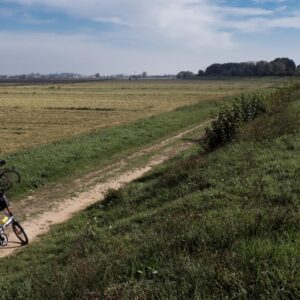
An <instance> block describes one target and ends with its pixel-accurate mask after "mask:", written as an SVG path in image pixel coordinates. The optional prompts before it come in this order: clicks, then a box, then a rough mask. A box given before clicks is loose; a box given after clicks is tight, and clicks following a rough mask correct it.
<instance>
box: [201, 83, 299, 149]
mask: <svg viewBox="0 0 300 300" xmlns="http://www.w3.org/2000/svg"><path fill="white" fill-rule="evenodd" d="M298 89H300V84H293V85H290V86H288V87H284V88H280V89H277V90H276V91H275V92H273V93H270V94H268V95H265V94H262V93H251V94H243V95H241V96H238V97H237V98H235V100H234V102H233V103H232V104H231V105H227V106H224V107H222V108H221V111H220V112H219V114H218V116H217V118H216V119H215V120H214V121H212V126H211V128H206V134H205V138H204V141H203V147H204V149H205V151H207V152H208V151H212V150H214V149H216V148H218V147H221V146H223V145H225V144H227V143H230V142H231V141H233V140H234V139H235V137H236V136H237V134H238V132H239V129H240V127H241V126H242V125H243V124H244V123H247V122H249V121H252V120H254V119H255V118H257V117H258V116H259V115H261V114H264V113H266V112H267V113H269V114H275V113H276V112H278V111H282V109H283V108H284V106H285V104H286V103H287V102H289V101H291V99H292V94H293V92H294V91H296V90H298Z"/></svg>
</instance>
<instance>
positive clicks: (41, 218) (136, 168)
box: [0, 121, 210, 257]
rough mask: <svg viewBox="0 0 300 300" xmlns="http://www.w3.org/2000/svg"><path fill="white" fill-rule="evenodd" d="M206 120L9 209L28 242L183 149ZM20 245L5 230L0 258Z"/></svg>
mask: <svg viewBox="0 0 300 300" xmlns="http://www.w3.org/2000/svg"><path fill="white" fill-rule="evenodd" d="M209 122H210V121H207V122H204V123H201V124H199V125H197V126H194V127H193V128H190V129H188V130H184V131H182V132H180V133H178V134H176V135H174V136H172V137H169V138H167V139H165V140H163V141H161V142H159V143H157V144H154V145H152V146H149V147H147V148H144V149H143V150H141V151H138V152H136V153H134V154H133V155H131V156H129V157H127V158H126V159H123V160H121V161H118V162H116V163H114V164H112V165H110V166H108V167H105V168H103V169H101V170H99V171H96V172H92V173H90V174H87V175H85V176H84V177H82V178H80V179H77V180H74V181H73V182H70V183H68V184H64V185H56V186H52V187H51V188H47V189H45V190H44V191H41V192H38V193H36V194H35V195H33V196H30V197H27V198H26V199H24V200H23V201H20V203H19V204H17V205H15V206H14V207H13V209H14V210H15V211H16V212H22V213H23V216H22V217H26V221H24V222H22V226H23V227H24V228H25V230H26V233H27V234H28V237H29V243H32V242H33V241H35V240H37V239H38V237H39V236H41V235H43V234H46V233H47V232H48V231H49V230H50V226H51V225H53V224H59V223H63V222H65V221H66V220H68V219H70V218H71V217H72V216H73V215H74V214H76V213H78V212H80V211H81V210H83V209H85V208H87V207H89V206H91V205H92V204H94V203H97V202H99V201H102V200H103V199H104V198H105V195H106V194H107V192H108V191H109V190H111V189H119V188H121V187H123V186H124V185H126V184H128V183H130V182H132V181H134V180H136V179H138V178H140V177H141V176H143V175H144V174H145V173H147V172H148V171H150V170H151V169H153V168H154V167H155V166H158V165H159V164H161V163H163V162H164V161H166V160H168V159H170V158H172V157H174V156H175V155H177V154H179V153H180V152H181V151H183V150H185V149H187V148H188V147H189V146H191V143H190V142H189V141H187V140H184V139H183V138H184V137H185V136H186V135H189V134H191V133H193V132H198V131H201V130H203V128H204V127H205V126H206V125H207V124H208V123H209ZM128 167H129V170H128ZM45 199H46V200H47V201H45ZM42 200H43V201H42ZM29 203H30V205H29ZM54 203H55V204H56V205H55V206H54V205H53V204H54ZM33 207H34V208H33ZM20 248H21V245H20V243H19V242H18V240H17V238H16V237H15V235H14V234H10V233H9V244H8V245H7V246H6V247H3V248H0V257H5V256H8V255H10V254H12V253H13V252H14V251H16V250H18V249H20ZM22 248H24V247H22Z"/></svg>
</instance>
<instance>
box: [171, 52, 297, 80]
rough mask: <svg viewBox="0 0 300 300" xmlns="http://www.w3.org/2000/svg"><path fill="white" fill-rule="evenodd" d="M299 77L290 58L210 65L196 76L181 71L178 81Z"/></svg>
mask: <svg viewBox="0 0 300 300" xmlns="http://www.w3.org/2000/svg"><path fill="white" fill-rule="evenodd" d="M294 75H300V65H299V66H298V67H297V66H296V64H295V62H294V61H293V60H292V59H290V58H286V57H284V58H276V59H274V60H273V61H270V62H268V61H264V60H262V61H258V62H242V63H225V64H217V63H215V64H212V65H210V66H209V67H207V68H206V70H205V71H203V70H199V72H198V74H194V73H193V72H190V71H181V72H179V73H178V74H177V78H178V79H193V78H197V77H202V76H222V77H223V76H224V77H234V76H239V77H243V76H294Z"/></svg>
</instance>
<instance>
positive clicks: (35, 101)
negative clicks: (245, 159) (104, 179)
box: [0, 79, 278, 154]
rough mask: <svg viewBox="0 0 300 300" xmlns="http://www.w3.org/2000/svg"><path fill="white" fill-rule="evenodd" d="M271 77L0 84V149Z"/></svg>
mask: <svg viewBox="0 0 300 300" xmlns="http://www.w3.org/2000/svg"><path fill="white" fill-rule="evenodd" d="M277 82H278V80H276V79H249V80H247V79H243V80H225V81H221V80H215V81H212V80H210V81H177V80H172V81H167V80H165V81H105V82H93V83H77V84H52V85H25V86H18V85H10V86H9V85H2V86H0V104H1V110H0V139H1V141H4V142H2V143H1V147H0V154H3V153H11V152H14V151H15V150H18V149H22V148H28V147H31V146H34V145H39V144H44V143H48V142H50V141H54V140H58V139H61V138H65V137H69V136H73V135H75V134H79V133H83V132H90V131H93V130H96V129H99V128H106V127H111V126H114V125H117V124H125V123H129V122H132V121H134V120H137V119H141V118H145V117H148V116H151V115H156V114H159V113H161V112H166V111H171V110H174V109H176V108H178V107H181V106H186V105H191V104H195V103H198V102H201V101H206V100H217V99H220V98H222V97H226V96H230V95H233V94H239V93H241V92H247V91H251V90H257V89H265V88H268V87H271V86H273V85H276V84H277Z"/></svg>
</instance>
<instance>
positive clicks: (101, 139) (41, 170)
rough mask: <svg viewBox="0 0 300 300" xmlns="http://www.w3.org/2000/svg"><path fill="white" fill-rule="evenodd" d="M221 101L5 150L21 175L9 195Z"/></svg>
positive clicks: (156, 135) (89, 166) (176, 125)
mask: <svg viewBox="0 0 300 300" xmlns="http://www.w3.org/2000/svg"><path fill="white" fill-rule="evenodd" d="M224 101H225V100H224ZM221 102H222V101H221V100H219V101H215V102H214V101H209V102H202V103H200V104H196V105H193V106H187V107H182V108H179V109H176V110H174V111H172V112H167V113H162V114H160V115H157V116H153V117H150V118H147V119H143V120H140V121H137V122H134V123H130V124H127V125H120V126H115V127H112V128H107V129H102V130H97V131H94V132H91V133H88V134H82V135H79V136H76V137H71V138H69V139H63V140H60V141H58V142H53V143H50V144H46V145H41V146H38V147H35V148H30V149H28V150H23V151H18V152H16V153H12V154H9V155H7V156H5V157H3V158H4V159H6V161H7V162H8V164H9V165H14V166H16V167H17V169H18V170H19V171H20V173H21V175H22V182H21V184H20V185H19V186H18V187H16V188H15V189H14V190H12V191H10V196H13V197H16V196H18V198H20V197H21V196H23V195H24V194H26V193H28V192H30V191H32V190H36V189H38V188H40V187H43V186H44V185H46V184H47V183H50V182H58V181H59V182H61V181H63V180H64V179H66V178H69V177H73V178H75V177H78V176H80V175H81V174H84V173H85V172H88V171H91V170H95V169H98V168H99V167H101V166H102V165H104V164H108V163H110V162H112V161H113V160H116V159H118V158H121V157H124V156H125V157H126V155H127V154H129V153H132V152H133V151H134V150H137V149H138V148H140V147H142V146H145V145H148V144H151V143H153V142H155V141H158V140H159V139H161V138H163V137H165V136H168V135H170V134H172V133H174V132H176V131H179V130H182V129H184V128H186V127H189V126H192V125H194V124H196V123H199V122H201V121H205V120H207V119H209V117H210V112H211V110H216V109H217V107H218V105H220V103H221Z"/></svg>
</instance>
